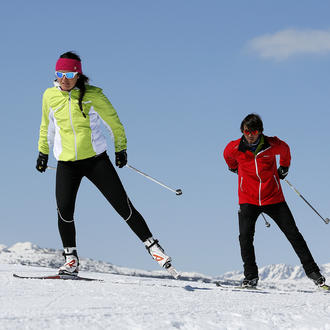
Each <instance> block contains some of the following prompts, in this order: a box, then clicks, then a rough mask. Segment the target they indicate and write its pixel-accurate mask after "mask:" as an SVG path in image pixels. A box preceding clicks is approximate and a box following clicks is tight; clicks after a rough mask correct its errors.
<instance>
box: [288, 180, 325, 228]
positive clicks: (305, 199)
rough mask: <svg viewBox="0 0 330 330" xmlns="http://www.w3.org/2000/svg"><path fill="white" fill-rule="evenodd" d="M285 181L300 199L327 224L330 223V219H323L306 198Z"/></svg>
mask: <svg viewBox="0 0 330 330" xmlns="http://www.w3.org/2000/svg"><path fill="white" fill-rule="evenodd" d="M284 181H285V182H286V183H287V184H288V185H289V186H290V187H291V188H292V189H293V190H294V191H295V192H296V193H297V195H298V196H299V197H301V198H302V200H303V201H304V202H305V203H306V204H307V205H308V206H309V207H310V208H311V209H312V210H313V211H314V212H315V213H316V214H317V215H318V216H319V217H320V218H321V219H322V220H323V221H324V223H325V224H328V223H329V222H330V219H329V218H325V219H324V218H323V217H322V216H321V214H320V213H319V212H317V211H316V210H315V209H314V207H313V206H312V205H311V204H310V203H309V202H308V201H307V200H306V199H305V198H304V196H302V195H301V193H300V192H299V191H298V190H297V189H296V188H295V187H294V186H293V185H292V184H291V183H290V182H289V181H288V180H287V179H284Z"/></svg>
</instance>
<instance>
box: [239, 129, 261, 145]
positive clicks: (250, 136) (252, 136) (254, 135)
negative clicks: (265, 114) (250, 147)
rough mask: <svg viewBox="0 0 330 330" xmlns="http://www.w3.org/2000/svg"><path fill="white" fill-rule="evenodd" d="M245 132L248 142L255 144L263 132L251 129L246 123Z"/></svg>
mask: <svg viewBox="0 0 330 330" xmlns="http://www.w3.org/2000/svg"><path fill="white" fill-rule="evenodd" d="M243 134H244V137H245V139H246V141H247V142H248V144H253V143H255V142H256V141H257V140H258V138H259V136H260V134H261V132H259V131H253V130H250V129H249V128H248V127H247V126H246V125H244V129H243Z"/></svg>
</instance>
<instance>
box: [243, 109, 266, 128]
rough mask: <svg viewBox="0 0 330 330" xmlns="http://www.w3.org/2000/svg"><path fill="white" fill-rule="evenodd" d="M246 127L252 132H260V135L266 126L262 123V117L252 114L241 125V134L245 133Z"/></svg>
mask: <svg viewBox="0 0 330 330" xmlns="http://www.w3.org/2000/svg"><path fill="white" fill-rule="evenodd" d="M244 126H246V127H247V128H248V129H249V130H251V131H259V132H260V133H262V132H263V130H264V125H263V123H262V120H261V117H260V116H259V115H257V114H256V113H250V114H249V115H247V116H246V117H245V118H244V119H243V121H242V123H241V132H242V133H243V131H244Z"/></svg>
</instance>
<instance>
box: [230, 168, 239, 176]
mask: <svg viewBox="0 0 330 330" xmlns="http://www.w3.org/2000/svg"><path fill="white" fill-rule="evenodd" d="M228 170H229V171H231V172H233V173H236V174H238V168H230V167H228Z"/></svg>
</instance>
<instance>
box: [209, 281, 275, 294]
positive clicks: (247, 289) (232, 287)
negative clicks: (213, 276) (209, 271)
mask: <svg viewBox="0 0 330 330" xmlns="http://www.w3.org/2000/svg"><path fill="white" fill-rule="evenodd" d="M214 283H215V285H216V286H217V287H218V288H220V289H222V290H231V291H245V292H257V293H270V292H269V291H266V290H263V289H260V288H257V287H243V286H238V285H224V284H222V283H221V282H219V281H216V282H214Z"/></svg>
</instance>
